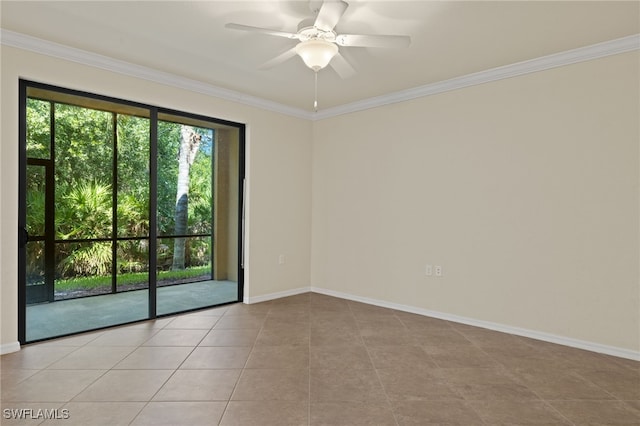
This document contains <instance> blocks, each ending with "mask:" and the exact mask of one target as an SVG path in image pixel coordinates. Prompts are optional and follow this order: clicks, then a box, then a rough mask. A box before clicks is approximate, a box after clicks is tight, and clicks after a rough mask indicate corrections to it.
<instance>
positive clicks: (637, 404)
mask: <svg viewBox="0 0 640 426" xmlns="http://www.w3.org/2000/svg"><path fill="white" fill-rule="evenodd" d="M624 403H625V404H627V406H628V407H631V408H633V409H634V410H636V411H638V412H640V400H638V399H636V400H633V401H624Z"/></svg>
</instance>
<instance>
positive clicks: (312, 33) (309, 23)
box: [297, 18, 336, 43]
mask: <svg viewBox="0 0 640 426" xmlns="http://www.w3.org/2000/svg"><path fill="white" fill-rule="evenodd" d="M314 23H315V18H309V19H304V20H302V21H300V23H299V24H298V33H297V34H298V36H299V40H300V41H307V40H314V39H319V40H324V41H328V42H331V43H335V41H336V33H335V31H323V30H321V29H320V28H317V27H315V26H314V25H313V24H314Z"/></svg>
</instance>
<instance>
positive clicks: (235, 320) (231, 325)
mask: <svg viewBox="0 0 640 426" xmlns="http://www.w3.org/2000/svg"><path fill="white" fill-rule="evenodd" d="M264 320H265V316H264V315H261V316H257V317H256V316H252V315H225V316H223V317H222V318H220V320H218V322H216V325H215V326H214V329H216V330H235V329H250V330H260V329H261V328H262V324H264Z"/></svg>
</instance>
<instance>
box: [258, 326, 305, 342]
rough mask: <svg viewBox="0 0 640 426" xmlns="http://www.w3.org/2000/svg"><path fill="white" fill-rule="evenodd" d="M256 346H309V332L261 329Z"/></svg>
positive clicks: (303, 330)
mask: <svg viewBox="0 0 640 426" xmlns="http://www.w3.org/2000/svg"><path fill="white" fill-rule="evenodd" d="M255 344H256V345H266V346H282V345H304V346H308V345H309V330H308V329H302V330H298V331H295V332H292V331H290V330H281V329H275V328H271V329H264V328H263V329H262V330H260V333H259V334H258V337H257V339H256V343H255Z"/></svg>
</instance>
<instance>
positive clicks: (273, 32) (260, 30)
mask: <svg viewBox="0 0 640 426" xmlns="http://www.w3.org/2000/svg"><path fill="white" fill-rule="evenodd" d="M225 27H226V28H231V29H234V30H242V31H252V32H255V33H262V34H268V35H272V36H278V37H285V38H291V39H297V38H298V34H295V33H288V32H285V31H278V30H272V29H269V28H260V27H252V26H250V25H242V24H234V23H229V24H226V25H225Z"/></svg>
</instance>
